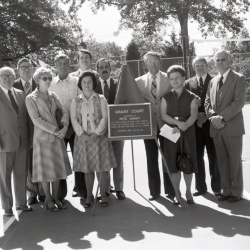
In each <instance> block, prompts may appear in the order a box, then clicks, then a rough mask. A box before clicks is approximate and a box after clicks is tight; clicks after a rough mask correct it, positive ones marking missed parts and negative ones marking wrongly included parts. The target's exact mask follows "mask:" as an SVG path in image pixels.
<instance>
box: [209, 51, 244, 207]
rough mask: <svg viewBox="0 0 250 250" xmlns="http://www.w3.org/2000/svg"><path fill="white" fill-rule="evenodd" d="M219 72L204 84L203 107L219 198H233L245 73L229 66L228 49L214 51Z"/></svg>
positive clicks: (239, 188)
mask: <svg viewBox="0 0 250 250" xmlns="http://www.w3.org/2000/svg"><path fill="white" fill-rule="evenodd" d="M214 60H215V66H216V68H217V70H218V71H219V74H218V75H217V76H216V77H214V78H213V79H212V80H211V82H210V84H209V87H208V91H207V96H206V100H205V110H206V114H207V116H208V118H209V119H210V121H211V124H210V136H211V137H212V138H213V140H214V144H215V149H216V154H217V156H218V157H217V161H218V167H219V171H220V181H221V189H222V194H221V196H219V197H218V200H219V201H225V200H228V202H236V201H239V200H240V199H241V198H242V195H243V176H242V160H241V155H242V138H243V134H244V133H245V129H244V122H243V114H242V108H243V106H244V104H245V100H246V80H245V77H244V76H243V75H241V74H239V73H237V72H235V71H233V70H231V69H230V66H231V64H232V57H231V54H230V52H228V51H225V50H222V51H218V52H216V53H215V55H214Z"/></svg>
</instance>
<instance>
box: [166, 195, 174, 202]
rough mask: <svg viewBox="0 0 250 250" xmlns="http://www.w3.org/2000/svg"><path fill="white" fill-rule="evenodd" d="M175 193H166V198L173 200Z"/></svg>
mask: <svg viewBox="0 0 250 250" xmlns="http://www.w3.org/2000/svg"><path fill="white" fill-rule="evenodd" d="M174 197H175V195H174V194H166V198H168V199H169V200H171V201H173V200H174Z"/></svg>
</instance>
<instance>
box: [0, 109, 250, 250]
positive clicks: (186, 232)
mask: <svg viewBox="0 0 250 250" xmlns="http://www.w3.org/2000/svg"><path fill="white" fill-rule="evenodd" d="M244 119H245V127H246V135H245V136H244V147H243V171H244V184H245V192H244V199H243V200H241V201H239V202H237V203H234V204H229V203H227V202H222V203H218V202H217V199H216V198H215V197H214V196H213V195H212V194H211V190H209V193H207V194H206V195H204V196H201V197H195V202H196V204H195V205H194V206H190V205H187V204H186V203H185V200H184V199H183V201H184V207H183V208H179V207H175V206H173V205H172V203H171V202H170V201H168V200H167V199H166V198H165V197H164V196H163V193H162V197H161V198H160V199H159V200H157V201H154V202H149V201H148V200H147V198H148V197H149V191H148V187H147V173H146V159H145V151H144V144H143V141H141V140H138V141H134V142H133V145H134V154H135V176H136V191H134V186H133V171H132V160H131V142H130V141H126V143H125V152H124V158H125V165H124V167H125V189H124V191H125V194H126V196H127V199H126V200H124V201H119V200H116V198H115V196H113V195H111V197H110V198H109V202H110V205H109V207H107V208H101V207H100V206H99V204H97V207H96V212H95V215H94V216H91V210H90V209H87V210H85V209H84V208H83V207H82V206H81V205H80V202H79V198H73V197H71V191H72V187H73V175H71V176H70V177H69V178H68V196H67V203H66V204H67V206H68V209H67V210H64V211H60V212H58V213H52V212H49V211H46V209H45V208H44V204H43V203H39V204H36V205H34V206H33V210H34V211H33V212H32V213H24V212H22V213H20V214H17V213H16V214H15V218H12V219H7V220H4V218H3V216H2V214H1V217H0V218H3V219H2V221H0V227H1V231H2V237H0V249H6V250H7V249H25V250H26V249H27V250H28V249H30V250H41V249H48V250H51V249H53V250H54V249H63V250H64V249H91V248H92V249H94V250H96V249H97V250H98V249H102V250H104V249H119V250H122V249H126V250H127V249H144V250H145V249H164V250H165V249H182V250H183V249H227V250H228V249H236V248H237V249H241V250H247V249H249V245H250V105H246V106H245V107H244ZM208 183H209V180H208ZM208 186H209V185H208ZM162 190H163V188H162ZM193 190H194V181H193ZM181 192H182V194H183V197H185V195H184V194H185V188H184V183H183V181H182V182H181Z"/></svg>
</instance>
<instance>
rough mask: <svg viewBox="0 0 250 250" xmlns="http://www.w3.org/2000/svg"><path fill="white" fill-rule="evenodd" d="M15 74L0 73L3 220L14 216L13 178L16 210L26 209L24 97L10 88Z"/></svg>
mask: <svg viewBox="0 0 250 250" xmlns="http://www.w3.org/2000/svg"><path fill="white" fill-rule="evenodd" d="M14 79H15V72H14V70H13V69H11V68H9V67H3V68H1V69H0V117H2V119H1V121H0V166H1V168H0V195H1V203H2V208H3V209H4V215H5V216H13V210H12V208H13V195H12V183H11V180H12V175H13V182H14V185H13V186H14V193H15V205H16V210H21V211H26V212H29V211H32V209H31V208H30V207H28V206H27V205H26V202H27V200H26V179H27V151H28V149H29V135H28V126H27V110H26V106H25V93H24V92H23V91H20V90H18V89H15V88H13V83H14Z"/></svg>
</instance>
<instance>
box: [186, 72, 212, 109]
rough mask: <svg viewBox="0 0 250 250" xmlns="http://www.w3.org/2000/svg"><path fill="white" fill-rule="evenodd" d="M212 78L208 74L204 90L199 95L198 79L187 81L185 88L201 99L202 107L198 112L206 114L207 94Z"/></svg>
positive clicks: (193, 78)
mask: <svg viewBox="0 0 250 250" xmlns="http://www.w3.org/2000/svg"><path fill="white" fill-rule="evenodd" d="M211 79H212V77H211V76H210V75H209V74H207V77H206V79H205V82H204V84H203V88H202V93H199V90H198V81H197V77H196V76H195V77H192V78H190V79H188V80H186V81H185V88H186V89H187V90H189V91H191V92H192V93H194V94H195V95H197V96H199V97H200V99H201V105H200V106H199V108H198V112H204V113H205V107H204V104H205V99H206V93H207V88H208V85H209V82H210V81H211Z"/></svg>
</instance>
